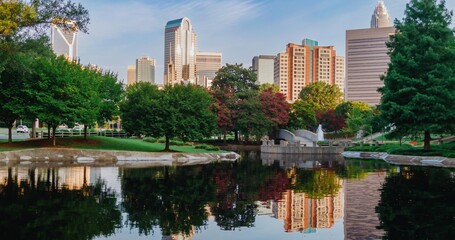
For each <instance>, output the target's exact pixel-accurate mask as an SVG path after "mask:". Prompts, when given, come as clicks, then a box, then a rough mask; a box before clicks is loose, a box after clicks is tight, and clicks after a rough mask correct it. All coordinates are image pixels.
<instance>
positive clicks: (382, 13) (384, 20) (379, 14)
mask: <svg viewBox="0 0 455 240" xmlns="http://www.w3.org/2000/svg"><path fill="white" fill-rule="evenodd" d="M383 27H390V15H389V12H388V11H387V8H386V7H385V5H384V1H379V2H378V4H377V5H376V8H375V9H374V12H373V16H371V28H383Z"/></svg>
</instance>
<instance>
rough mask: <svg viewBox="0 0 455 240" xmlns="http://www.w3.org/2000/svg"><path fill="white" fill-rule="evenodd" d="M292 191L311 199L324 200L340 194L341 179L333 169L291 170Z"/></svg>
mask: <svg viewBox="0 0 455 240" xmlns="http://www.w3.org/2000/svg"><path fill="white" fill-rule="evenodd" d="M289 173H290V176H291V177H292V184H291V189H292V190H294V191H296V192H304V193H306V194H308V197H310V198H323V197H326V196H335V195H337V194H338V192H339V190H340V188H341V184H340V178H339V177H338V175H336V174H335V171H334V170H333V169H322V168H321V169H314V170H305V169H291V170H289Z"/></svg>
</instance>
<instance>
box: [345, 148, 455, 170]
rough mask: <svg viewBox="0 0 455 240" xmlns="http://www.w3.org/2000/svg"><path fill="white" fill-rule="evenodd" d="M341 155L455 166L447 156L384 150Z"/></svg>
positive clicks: (399, 163)
mask: <svg viewBox="0 0 455 240" xmlns="http://www.w3.org/2000/svg"><path fill="white" fill-rule="evenodd" d="M341 155H342V156H343V157H345V158H355V159H376V160H383V161H385V162H387V163H389V164H393V165H409V166H429V167H445V168H455V158H447V157H441V156H408V155H393V154H388V153H385V152H358V151H350V152H343V153H341Z"/></svg>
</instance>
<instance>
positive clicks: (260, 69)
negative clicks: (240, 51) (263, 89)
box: [252, 55, 275, 84]
mask: <svg viewBox="0 0 455 240" xmlns="http://www.w3.org/2000/svg"><path fill="white" fill-rule="evenodd" d="M274 61H275V56H269V55H259V56H255V57H254V58H253V60H252V66H253V71H254V72H255V73H256V74H257V82H258V84H264V83H270V84H273V78H274V72H273V71H274Z"/></svg>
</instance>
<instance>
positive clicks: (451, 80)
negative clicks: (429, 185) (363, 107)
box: [379, 0, 455, 150]
mask: <svg viewBox="0 0 455 240" xmlns="http://www.w3.org/2000/svg"><path fill="white" fill-rule="evenodd" d="M451 19H452V12H449V11H448V10H447V9H446V7H445V1H440V2H439V3H437V1H435V0H412V1H411V2H410V3H408V4H407V5H406V10H405V17H404V18H403V19H402V20H401V21H400V20H396V21H395V27H396V34H395V35H393V36H391V38H390V41H389V42H388V43H387V47H388V49H389V56H390V63H389V69H388V71H387V73H386V74H385V75H384V76H383V77H382V80H383V81H384V87H382V88H380V89H379V91H380V92H381V93H382V98H381V105H380V109H381V112H382V116H383V117H384V119H385V121H387V122H389V123H391V124H393V125H394V126H395V127H396V128H397V129H401V130H400V131H403V130H406V131H407V132H417V131H424V132H425V140H424V149H425V150H430V140H431V135H430V132H431V131H437V132H440V131H443V130H447V129H452V130H453V129H455V122H454V121H453V119H455V104H454V102H455V38H454V31H453V30H452V29H451V28H450V23H451Z"/></svg>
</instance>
